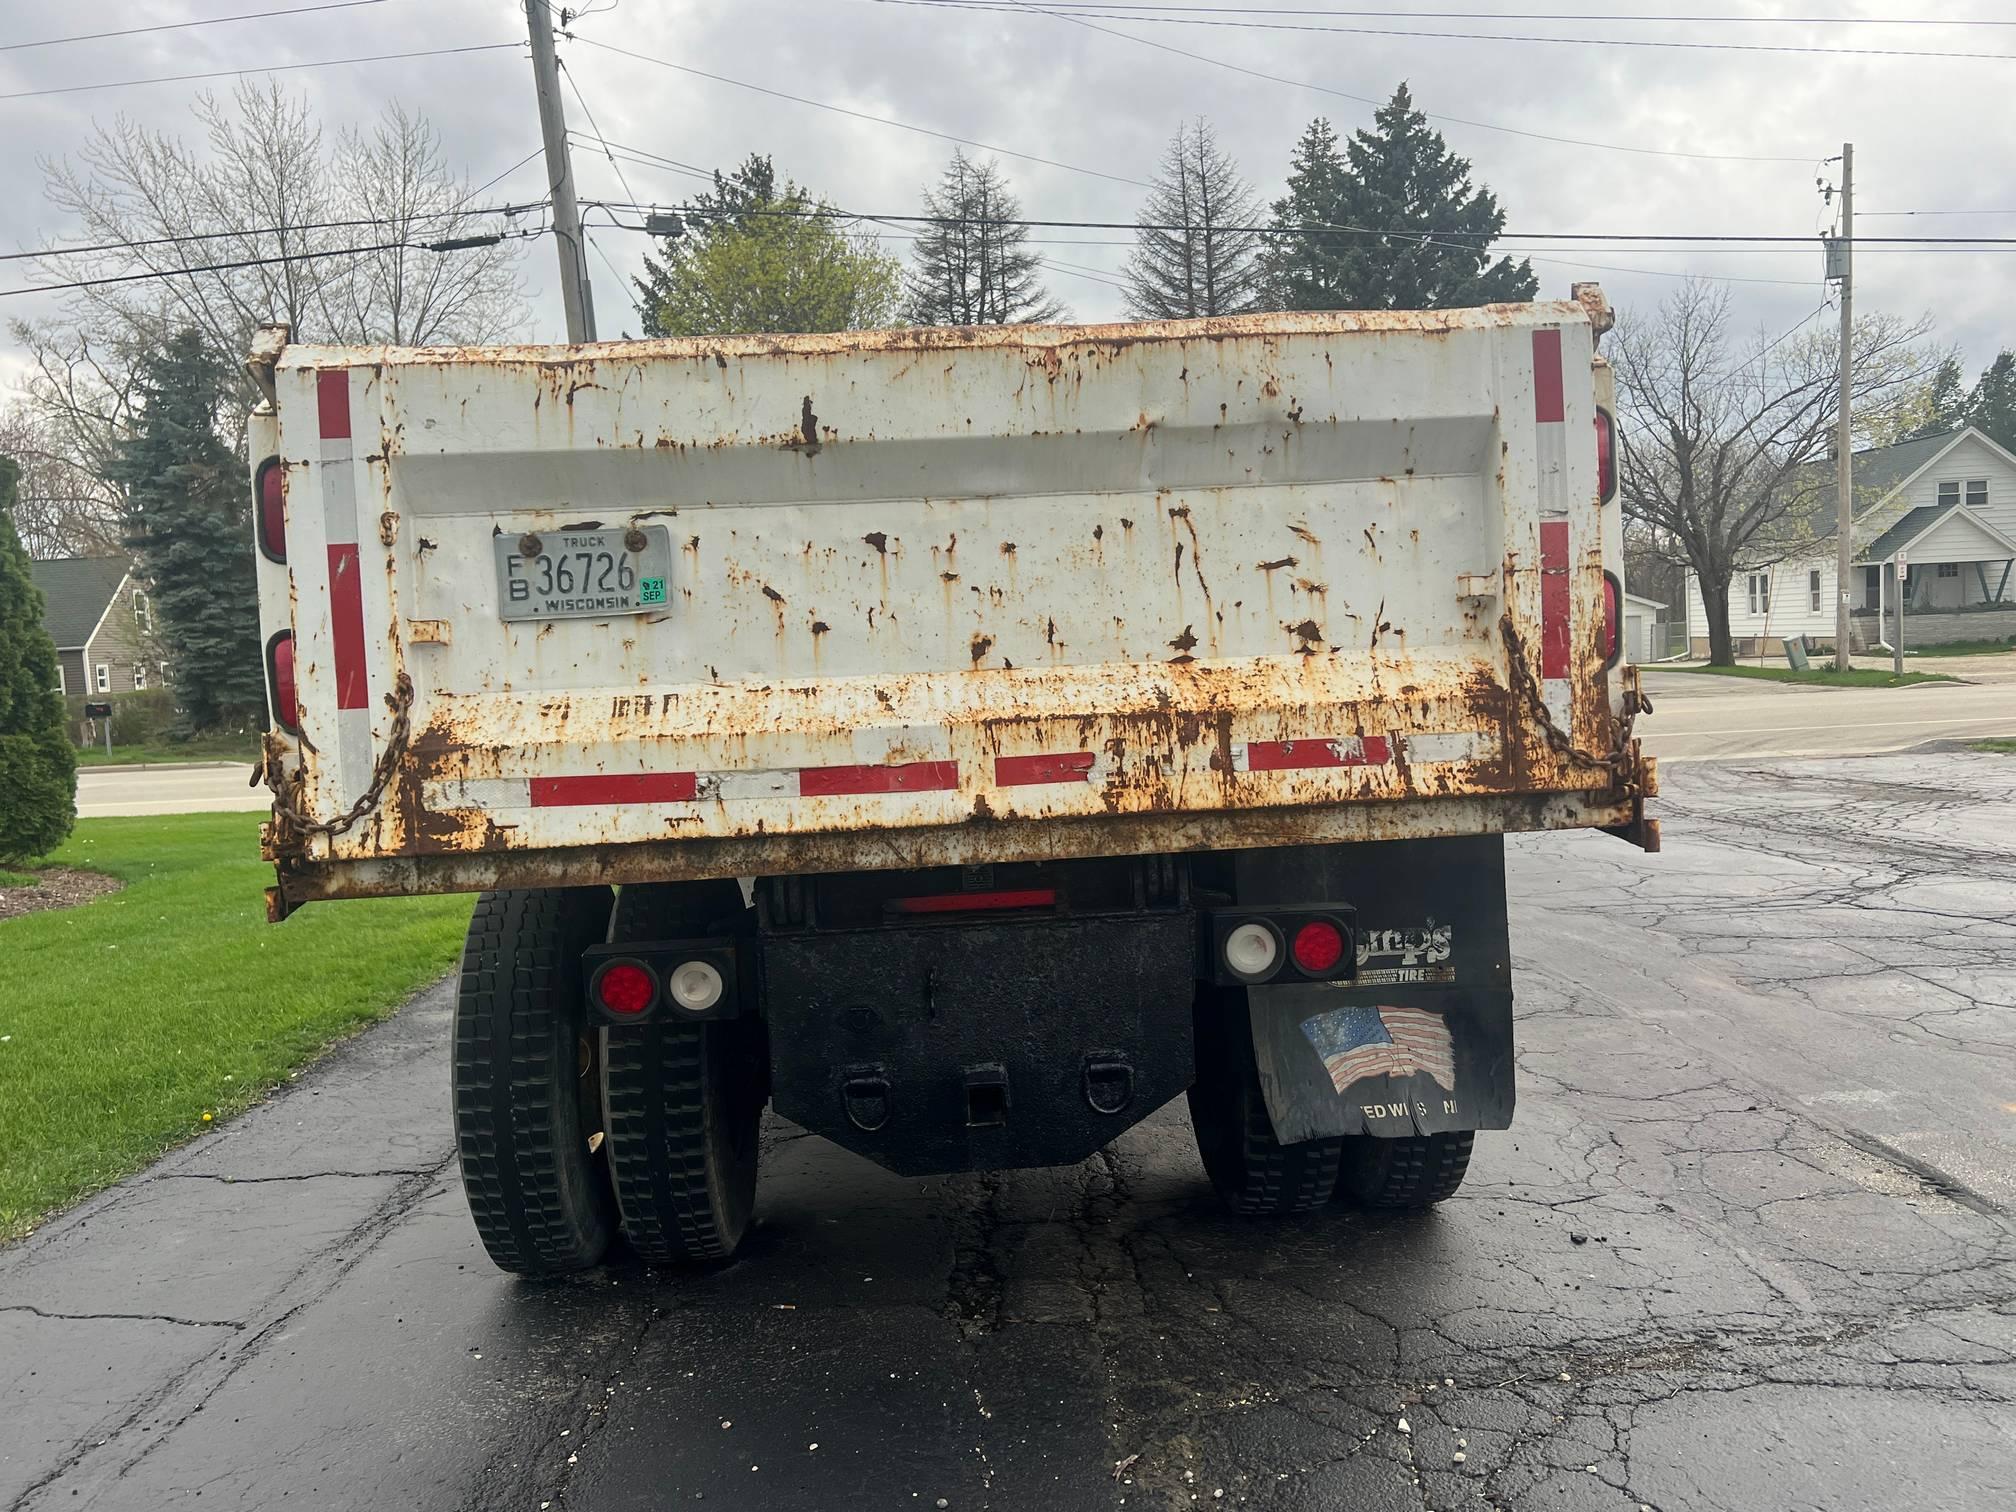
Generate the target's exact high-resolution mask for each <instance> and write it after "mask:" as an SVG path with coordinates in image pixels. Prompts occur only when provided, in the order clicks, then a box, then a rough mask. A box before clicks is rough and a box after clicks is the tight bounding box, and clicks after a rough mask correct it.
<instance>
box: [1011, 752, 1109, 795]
mask: <svg viewBox="0 0 2016 1512" xmlns="http://www.w3.org/2000/svg"><path fill="white" fill-rule="evenodd" d="M1094 759H1095V758H1094V757H1093V754H1092V753H1091V752H1090V751H1073V752H1072V753H1071V754H1070V755H1068V756H999V757H996V758H995V760H994V785H995V786H996V787H1034V786H1036V785H1038V784H1040V783H1046V782H1090V781H1091V780H1092V763H1093V760H1094Z"/></svg>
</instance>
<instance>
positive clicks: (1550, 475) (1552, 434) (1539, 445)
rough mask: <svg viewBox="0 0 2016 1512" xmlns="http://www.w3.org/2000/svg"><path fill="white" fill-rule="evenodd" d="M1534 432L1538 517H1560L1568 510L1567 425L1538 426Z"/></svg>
mask: <svg viewBox="0 0 2016 1512" xmlns="http://www.w3.org/2000/svg"><path fill="white" fill-rule="evenodd" d="M1534 432H1535V436H1534V442H1533V460H1534V463H1535V465H1536V468H1537V472H1538V481H1539V487H1540V517H1541V518H1542V519H1543V520H1544V519H1559V518H1561V517H1563V516H1565V515H1566V514H1567V513H1568V427H1567V426H1565V425H1561V424H1558V423H1554V424H1546V425H1538V426H1535V427H1534ZM1592 445H1593V443H1592Z"/></svg>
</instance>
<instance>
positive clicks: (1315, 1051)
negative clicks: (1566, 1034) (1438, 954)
mask: <svg viewBox="0 0 2016 1512" xmlns="http://www.w3.org/2000/svg"><path fill="white" fill-rule="evenodd" d="M1246 998H1247V1013H1248V1015H1249V1016H1250V1017H1251V1019H1252V1022H1253V1057H1254V1060H1255V1062H1256V1063H1257V1064H1258V1066H1259V1070H1260V1088H1261V1090H1262V1091H1263V1092H1264V1093H1265V1094H1266V1096H1267V1116H1268V1118H1269V1120H1270V1121H1271V1122H1272V1123H1273V1125H1274V1137H1275V1138H1276V1139H1278V1140H1280V1141H1281V1143H1283V1144H1299V1143H1301V1142H1302V1141H1303V1140H1308V1139H1329V1138H1333V1137H1335V1136H1337V1135H1340V1134H1377V1135H1384V1136H1388V1137H1393V1138H1398V1137H1400V1136H1403V1135H1408V1134H1441V1133H1446V1132H1449V1131H1451V1130H1457V1129H1503V1128H1508V1127H1510V1125H1511V1123H1512V1102H1513V1085H1512V994H1511V993H1510V992H1504V991H1491V990H1488V989H1481V990H1470V991H1464V990H1461V989H1456V990H1442V991H1435V992H1422V991H1420V990H1418V989H1417V990H1414V991H1408V990H1406V989H1403V988H1384V989H1379V988H1373V989H1364V988H1353V987H1335V986H1330V985H1328V984H1326V983H1322V982H1298V983H1293V984H1290V985H1287V986H1281V987H1251V988H1248V989H1247V992H1246Z"/></svg>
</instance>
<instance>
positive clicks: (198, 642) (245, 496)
mask: <svg viewBox="0 0 2016 1512" xmlns="http://www.w3.org/2000/svg"><path fill="white" fill-rule="evenodd" d="M225 383H226V374H225V372H224V370H223V368H222V366H221V365H220V364H219V363H218V362H217V360H216V359H215V358H214V357H212V356H211V355H210V352H209V348H208V346H207V344H206V343H205V342H204V339H203V335H202V333H201V332H200V331H198V330H196V329H195V328H193V327H190V328H187V329H184V330H182V331H180V332H178V333H176V335H174V336H173V337H171V338H170V339H169V342H168V344H167V346H165V347H164V348H162V349H161V350H160V351H158V352H156V353H154V354H153V355H152V356H150V357H149V358H148V359H147V360H146V361H145V362H144V363H143V364H142V366H141V370H140V375H139V391H140V413H139V416H138V419H137V420H136V421H135V423H134V427H133V432H132V435H131V436H130V438H129V439H127V440H126V441H125V442H124V443H122V445H121V446H120V448H119V455H118V458H117V460H116V461H115V462H114V464H113V469H112V470H113V474H114V476H115V478H116V480H117V481H118V482H119V483H120V484H121V485H123V486H124V488H125V489H126V500H127V504H126V508H127V516H126V519H127V544H128V545H130V546H131V547H132V548H133V549H134V551H135V552H136V553H137V554H138V557H139V566H140V573H141V576H143V577H145V578H146V579H147V580H148V582H149V584H150V587H151V591H152V593H153V598H154V607H155V609H156V610H157V611H158V612H159V615H160V624H161V637H162V640H163V642H164V643H165V644H166V646H167V647H168V654H169V659H170V661H171V663H172V665H173V667H174V691H175V700H176V705H177V709H178V711H179V715H180V722H181V725H182V727H183V728H184V729H185V730H208V729H216V728H220V727H223V728H230V727H243V726H247V725H256V724H263V723H264V722H265V688H264V682H263V675H262V672H261V668H260V654H259V603H258V590H257V585H256V583H255V581H254V578H253V563H252V526H251V510H252V491H251V486H250V484H248V483H247V482H246V478H245V467H244V464H243V463H241V462H240V461H239V460H238V458H237V456H236V455H235V454H234V453H233V452H232V449H231V448H230V447H228V446H226V445H225V444H224V442H223V439H222V438H221V437H220V436H219V435H218V431H217V422H218V415H219V413H220V411H221V410H222V409H223V408H224V404H225Z"/></svg>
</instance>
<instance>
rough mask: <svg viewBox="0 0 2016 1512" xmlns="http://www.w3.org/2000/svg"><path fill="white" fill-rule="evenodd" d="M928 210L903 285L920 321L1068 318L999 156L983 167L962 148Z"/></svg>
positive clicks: (930, 196)
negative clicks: (1048, 284) (1047, 280)
mask: <svg viewBox="0 0 2016 1512" xmlns="http://www.w3.org/2000/svg"><path fill="white" fill-rule="evenodd" d="M924 212H925V214H927V215H929V216H931V217H932V222H931V223H930V224H929V225H927V226H926V227H925V228H924V231H923V234H922V235H920V236H919V237H918V238H917V247H916V252H915V257H916V261H915V262H914V263H912V264H911V267H910V272H909V275H908V276H907V277H906V279H905V280H904V283H905V289H906V293H907V294H908V302H909V315H910V318H911V319H912V320H914V321H915V322H917V324H919V325H1022V324H1026V323H1029V322H1032V321H1041V320H1057V319H1060V318H1061V317H1062V316H1063V315H1064V314H1065V310H1064V307H1063V305H1061V304H1059V303H1058V302H1057V301H1056V300H1055V299H1052V298H1051V297H1050V292H1049V290H1047V289H1046V288H1044V287H1043V276H1042V275H1043V259H1042V258H1041V257H1040V256H1039V255H1038V254H1036V253H1034V252H1031V251H1030V250H1029V246H1028V241H1029V228H1028V226H1026V225H1024V224H1023V223H1022V202H1021V201H1020V200H1019V199H1017V198H1016V197H1015V194H1014V193H1013V191H1011V190H1010V189H1009V187H1008V176H1007V175H1006V174H1004V173H1003V172H1002V171H1001V165H1000V164H998V163H996V162H995V161H994V160H993V159H992V158H989V159H988V160H987V161H986V162H984V163H976V162H974V161H972V160H971V159H970V158H968V157H967V156H966V154H965V153H963V152H960V151H957V150H955V151H954V152H953V154H952V161H951V162H950V163H949V164H948V165H947V166H946V169H945V172H944V174H943V175H942V176H941V177H940V179H939V180H938V187H937V189H936V190H931V189H927V190H925V191H924Z"/></svg>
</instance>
